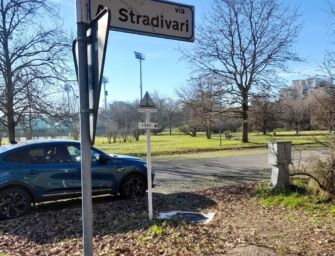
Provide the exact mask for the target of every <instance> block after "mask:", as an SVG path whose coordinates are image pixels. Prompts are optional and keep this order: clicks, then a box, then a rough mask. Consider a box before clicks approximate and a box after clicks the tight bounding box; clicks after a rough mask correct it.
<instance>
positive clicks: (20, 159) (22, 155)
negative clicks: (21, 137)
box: [4, 149, 31, 163]
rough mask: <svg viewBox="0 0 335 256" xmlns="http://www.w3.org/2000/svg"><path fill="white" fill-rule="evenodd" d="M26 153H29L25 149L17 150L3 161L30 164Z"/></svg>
mask: <svg viewBox="0 0 335 256" xmlns="http://www.w3.org/2000/svg"><path fill="white" fill-rule="evenodd" d="M28 153H29V152H28V150H27V149H23V150H19V151H16V152H14V153H11V154H8V155H7V156H5V158H4V160H5V161H7V162H17V163H30V162H31V159H30V158H29V155H28Z"/></svg>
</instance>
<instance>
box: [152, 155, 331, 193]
mask: <svg viewBox="0 0 335 256" xmlns="http://www.w3.org/2000/svg"><path fill="white" fill-rule="evenodd" d="M315 154H318V155H320V154H324V150H323V151H322V150H321V151H320V150H308V151H304V152H303V153H302V155H303V157H304V158H305V157H308V156H310V155H315ZM296 158H299V156H297V154H296ZM153 168H154V170H155V171H156V183H157V186H156V188H155V189H154V191H155V192H160V193H172V192H188V191H196V190H201V189H205V188H210V187H219V186H226V185H231V184H239V183H243V182H255V181H261V180H266V181H270V177H271V166H270V165H269V164H268V155H267V153H260V154H248V155H235V156H225V157H220V158H194V159H176V160H170V159H169V160H159V161H154V162H153Z"/></svg>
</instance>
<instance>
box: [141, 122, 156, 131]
mask: <svg viewBox="0 0 335 256" xmlns="http://www.w3.org/2000/svg"><path fill="white" fill-rule="evenodd" d="M157 128H158V124H157V123H155V122H150V123H146V122H138V129H157Z"/></svg>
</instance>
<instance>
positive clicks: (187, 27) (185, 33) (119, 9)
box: [90, 0, 194, 42]
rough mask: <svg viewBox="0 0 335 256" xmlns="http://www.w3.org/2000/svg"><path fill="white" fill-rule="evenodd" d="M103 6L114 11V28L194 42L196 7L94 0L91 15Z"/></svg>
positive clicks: (145, 0) (137, 0) (138, 0)
mask: <svg viewBox="0 0 335 256" xmlns="http://www.w3.org/2000/svg"><path fill="white" fill-rule="evenodd" d="M103 7H107V8H108V9H110V11H111V16H112V17H111V20H110V25H109V26H110V29H111V30H116V31H121V32H128V33H135V34H142V35H148V36H157V37H164V38H169V39H176V40H182V41H189V42H193V41H194V6H191V5H185V4H180V3H175V2H170V1H161V0H91V1H90V16H91V18H92V19H93V18H94V17H95V16H96V15H97V13H99V11H100V10H101V9H103Z"/></svg>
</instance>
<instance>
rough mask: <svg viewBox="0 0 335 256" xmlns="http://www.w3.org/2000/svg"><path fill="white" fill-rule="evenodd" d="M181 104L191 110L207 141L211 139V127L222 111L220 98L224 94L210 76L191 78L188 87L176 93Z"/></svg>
mask: <svg viewBox="0 0 335 256" xmlns="http://www.w3.org/2000/svg"><path fill="white" fill-rule="evenodd" d="M177 93H178V96H179V99H180V101H181V103H182V104H183V105H184V106H185V105H186V106H188V108H190V109H192V110H193V113H194V114H196V115H197V116H198V118H197V119H198V120H199V121H200V122H201V127H202V128H203V129H204V130H205V131H206V136H207V138H208V139H210V138H211V131H212V125H213V123H214V121H215V119H218V118H219V116H220V114H221V111H223V106H222V102H221V100H222V98H223V95H224V94H225V93H226V92H225V91H224V90H223V87H222V86H221V83H219V82H217V81H216V80H215V79H214V78H213V77H212V76H208V75H207V76H200V77H197V78H192V79H191V80H190V82H189V85H188V86H186V87H184V88H181V89H180V90H179V91H177Z"/></svg>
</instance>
